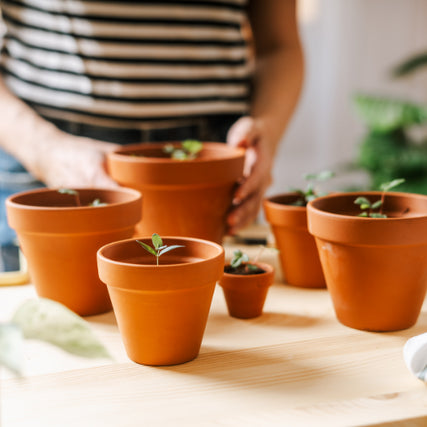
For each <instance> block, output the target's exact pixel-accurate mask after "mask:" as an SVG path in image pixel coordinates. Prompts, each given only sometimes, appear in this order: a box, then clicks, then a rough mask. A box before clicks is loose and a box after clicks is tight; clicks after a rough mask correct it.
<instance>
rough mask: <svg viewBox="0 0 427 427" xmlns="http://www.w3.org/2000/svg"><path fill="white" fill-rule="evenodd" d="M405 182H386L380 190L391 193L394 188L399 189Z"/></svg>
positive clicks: (403, 180) (399, 180)
mask: <svg viewBox="0 0 427 427" xmlns="http://www.w3.org/2000/svg"><path fill="white" fill-rule="evenodd" d="M404 182H405V179H404V178H398V179H393V181H390V182H385V183H383V184H381V186H380V188H381V190H382V191H390V190H391V189H392V188H394V187H397V186H398V185H400V184H403V183H404Z"/></svg>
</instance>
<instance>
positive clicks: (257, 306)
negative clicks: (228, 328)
mask: <svg viewBox="0 0 427 427" xmlns="http://www.w3.org/2000/svg"><path fill="white" fill-rule="evenodd" d="M255 265H256V266H258V267H259V268H260V269H262V270H264V273H259V274H248V275H243V274H232V273H224V275H223V276H222V278H221V280H220V281H219V285H220V286H221V287H222V290H223V292H224V297H225V301H226V304H227V309H228V313H229V314H230V316H232V317H237V318H239V319H251V318H254V317H258V316H261V314H262V311H263V308H264V303H265V299H266V297H267V293H268V290H269V288H270V286H271V285H272V284H273V281H274V269H273V267H272V266H271V265H269V264H265V263H255Z"/></svg>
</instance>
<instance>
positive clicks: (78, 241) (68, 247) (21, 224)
mask: <svg viewBox="0 0 427 427" xmlns="http://www.w3.org/2000/svg"><path fill="white" fill-rule="evenodd" d="M78 192H79V194H80V199H81V202H82V205H83V206H80V207H78V206H76V205H75V200H74V197H73V196H70V195H67V194H60V193H58V191H57V190H52V189H47V188H42V189H37V190H31V191H26V192H22V193H17V194H14V195H12V196H10V197H9V198H8V199H7V200H6V209H7V217H8V221H9V224H10V226H11V227H12V228H13V229H15V231H16V233H17V235H18V240H19V243H20V246H21V248H22V251H23V253H24V255H25V257H26V259H27V262H28V270H29V273H30V276H31V280H32V283H33V284H34V285H35V288H36V291H37V294H38V295H39V296H41V297H44V298H49V299H52V300H55V301H58V302H60V303H62V304H64V305H65V306H66V307H68V308H69V309H71V310H73V311H74V312H76V313H77V314H79V315H81V316H86V315H94V314H99V313H103V312H106V311H108V310H111V302H110V298H109V296H108V292H107V290H106V289H105V286H104V285H103V283H102V282H101V281H100V280H99V277H98V271H97V266H96V252H97V250H98V249H99V248H100V247H101V246H102V245H104V244H106V243H109V242H112V241H114V240H120V239H125V238H127V237H131V236H132V235H133V233H134V230H135V224H136V223H137V222H138V221H139V220H140V217H141V194H140V193H139V192H137V191H135V190H131V189H125V188H123V189H115V190H106V189H79V190H78ZM97 198H99V199H100V200H101V201H102V202H105V203H107V205H105V206H85V205H87V204H89V203H91V202H92V201H93V200H94V199H97Z"/></svg>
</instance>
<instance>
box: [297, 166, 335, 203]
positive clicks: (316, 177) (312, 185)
mask: <svg viewBox="0 0 427 427" xmlns="http://www.w3.org/2000/svg"><path fill="white" fill-rule="evenodd" d="M334 176H335V174H334V172H332V171H329V170H325V171H322V172H319V173H316V174H314V173H309V174H306V175H304V179H305V180H306V181H307V187H306V189H305V190H300V189H296V190H295V191H296V192H297V193H298V195H299V197H298V199H297V200H296V201H295V202H294V203H292V204H293V205H294V206H307V203H308V202H310V201H311V200H314V199H316V198H317V197H320V196H324V195H325V194H326V193H321V192H319V191H318V190H317V189H316V183H318V182H324V181H327V180H328V179H331V178H333V177H334Z"/></svg>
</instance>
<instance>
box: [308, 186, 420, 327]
mask: <svg viewBox="0 0 427 427" xmlns="http://www.w3.org/2000/svg"><path fill="white" fill-rule="evenodd" d="M359 196H364V197H367V198H368V199H369V200H370V201H371V202H373V201H376V200H378V199H379V198H380V197H381V193H380V192H367V193H344V194H334V195H330V196H325V197H321V198H319V199H316V200H314V201H312V202H310V203H309V205H308V227H309V230H310V232H311V233H312V234H313V235H314V236H315V238H316V242H317V247H318V249H319V253H320V259H321V262H322V265H323V270H324V272H325V277H326V283H327V286H328V289H329V291H330V294H331V297H332V301H333V304H334V308H335V312H336V315H337V318H338V320H339V321H340V322H341V323H343V324H344V325H347V326H350V327H352V328H356V329H362V330H368V331H393V330H400V329H405V328H409V327H410V326H412V325H414V324H415V322H416V321H417V318H418V315H419V313H420V310H421V306H422V303H423V300H424V297H425V293H426V288H427V196H422V195H416V194H408V193H387V195H386V198H385V203H384V213H386V214H387V215H388V218H363V217H360V216H358V214H359V213H360V209H359V206H357V205H355V204H354V200H355V199H356V198H357V197H359Z"/></svg>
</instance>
